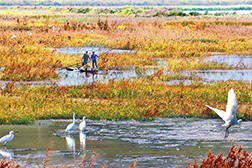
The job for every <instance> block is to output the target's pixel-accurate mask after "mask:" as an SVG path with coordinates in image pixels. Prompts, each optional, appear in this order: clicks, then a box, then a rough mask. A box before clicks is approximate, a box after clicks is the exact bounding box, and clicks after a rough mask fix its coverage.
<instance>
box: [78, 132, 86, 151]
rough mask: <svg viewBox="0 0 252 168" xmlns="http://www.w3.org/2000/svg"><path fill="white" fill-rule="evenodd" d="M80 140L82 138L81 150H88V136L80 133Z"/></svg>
mask: <svg viewBox="0 0 252 168" xmlns="http://www.w3.org/2000/svg"><path fill="white" fill-rule="evenodd" d="M79 138H80V150H85V149H86V134H85V133H83V132H82V131H80V134H79Z"/></svg>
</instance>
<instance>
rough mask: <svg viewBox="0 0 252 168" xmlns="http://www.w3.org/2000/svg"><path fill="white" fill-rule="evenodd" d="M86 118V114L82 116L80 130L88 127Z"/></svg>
mask: <svg viewBox="0 0 252 168" xmlns="http://www.w3.org/2000/svg"><path fill="white" fill-rule="evenodd" d="M85 119H86V116H84V117H83V118H82V122H81V123H80V125H79V129H80V131H82V130H84V129H85V128H86V126H87V123H86V121H85Z"/></svg>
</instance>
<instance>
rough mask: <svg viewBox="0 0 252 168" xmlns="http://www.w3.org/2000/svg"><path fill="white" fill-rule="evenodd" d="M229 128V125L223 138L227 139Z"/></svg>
mask: <svg viewBox="0 0 252 168" xmlns="http://www.w3.org/2000/svg"><path fill="white" fill-rule="evenodd" d="M230 127H231V125H229V126H228V127H227V128H226V130H225V136H224V138H227V137H228V135H229V128H230Z"/></svg>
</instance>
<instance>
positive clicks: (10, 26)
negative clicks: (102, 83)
mask: <svg viewBox="0 0 252 168" xmlns="http://www.w3.org/2000/svg"><path fill="white" fill-rule="evenodd" d="M16 10H20V13H22V10H23V9H22V8H20V9H16ZM39 10H41V11H43V10H48V9H43V8H42V9H39ZM60 14H62V10H57V11H56V13H52V14H49V15H48V16H47V18H44V17H34V16H33V15H25V14H19V15H14V14H13V15H12V14H8V12H7V13H5V14H4V13H2V14H1V13H0V19H1V24H0V32H1V33H0V44H1V47H0V53H1V54H0V59H1V60H2V61H1V65H0V66H1V67H5V70H4V71H3V74H1V80H18V81H21V80H22V81H32V80H50V79H55V78H57V74H56V73H55V71H56V69H57V68H60V67H65V66H68V65H71V64H75V63H77V62H80V58H81V56H77V55H70V54H59V53H57V52H55V48H59V47H83V46H86V45H94V46H103V47H110V48H118V49H129V50H135V51H136V53H133V54H111V53H110V54H107V55H104V56H103V57H102V58H101V59H100V60H99V65H100V67H101V68H102V69H124V68H125V67H127V66H129V65H131V66H135V67H144V66H146V65H155V64H156V61H155V58H169V61H168V65H169V68H170V69H169V70H171V71H178V69H202V68H204V69H223V68H224V69H231V68H232V67H230V66H227V65H217V64H212V63H201V62H197V61H195V59H196V58H198V57H204V56H207V55H210V54H211V53H212V52H221V53H238V54H251V51H252V50H251V49H252V41H251V39H252V35H251V34H252V33H251V29H250V25H251V23H252V20H251V19H249V18H245V19H244V18H240V17H238V16H237V17H235V16H234V17H233V18H226V17H222V18H217V17H211V18H204V17H195V18H185V19H176V18H171V19H169V20H167V19H157V18H144V17H139V18H131V17H130V16H126V17H125V16H123V17H122V16H120V17H108V18H107V19H103V18H99V17H98V16H99V15H96V16H97V17H95V16H94V20H83V19H79V20H78V19H71V20H67V19H66V17H67V15H66V14H64V15H61V17H63V18H65V19H61V18H57V17H55V16H57V15H60ZM77 15H78V17H79V18H83V17H84V16H83V15H81V14H77ZM38 16H39V14H38ZM85 17H87V18H90V16H88V15H87V16H86V15H85ZM50 18H53V19H50ZM127 18H128V19H127ZM129 18H130V19H129ZM207 19H209V20H207ZM225 19H226V20H225ZM13 35H16V37H17V38H11V37H12V36H13ZM188 62H189V63H190V64H188Z"/></svg>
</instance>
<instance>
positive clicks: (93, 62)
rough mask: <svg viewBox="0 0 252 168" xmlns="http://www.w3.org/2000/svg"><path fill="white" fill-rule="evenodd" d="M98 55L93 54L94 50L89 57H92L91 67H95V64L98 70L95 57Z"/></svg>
mask: <svg viewBox="0 0 252 168" xmlns="http://www.w3.org/2000/svg"><path fill="white" fill-rule="evenodd" d="M98 57H99V56H98V55H96V54H95V52H94V51H93V52H92V55H91V59H92V68H93V69H95V66H96V69H97V70H98V65H97V58H98Z"/></svg>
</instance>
